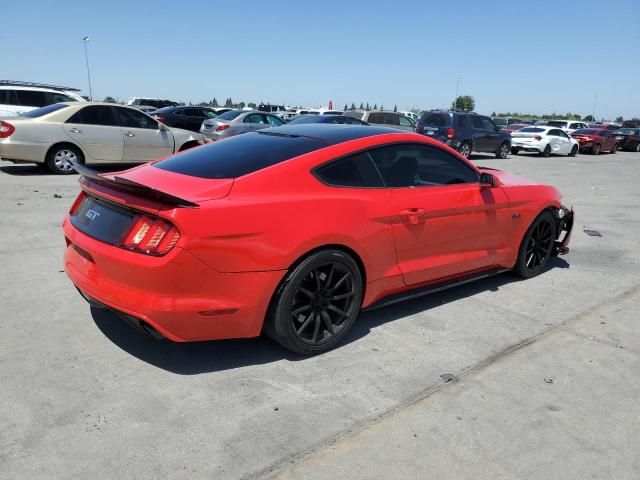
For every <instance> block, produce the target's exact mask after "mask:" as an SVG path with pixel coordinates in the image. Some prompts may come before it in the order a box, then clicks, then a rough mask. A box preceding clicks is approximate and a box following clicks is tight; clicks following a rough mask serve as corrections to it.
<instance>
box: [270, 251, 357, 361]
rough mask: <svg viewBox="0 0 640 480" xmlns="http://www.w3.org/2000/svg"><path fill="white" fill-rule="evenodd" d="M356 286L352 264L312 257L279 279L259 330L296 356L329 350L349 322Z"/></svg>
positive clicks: (326, 255)
mask: <svg viewBox="0 0 640 480" xmlns="http://www.w3.org/2000/svg"><path fill="white" fill-rule="evenodd" d="M362 285H363V281H362V275H361V273H360V270H359V268H358V265H357V264H356V262H355V261H354V259H353V258H352V257H351V256H350V255H348V254H347V253H346V252H343V251H340V250H322V251H319V252H316V253H314V254H312V255H310V256H309V257H307V258H305V259H304V260H302V261H301V262H300V263H299V264H298V265H297V266H295V267H294V268H292V269H291V271H290V272H289V274H288V275H287V276H286V277H285V279H284V281H283V282H282V284H281V285H280V287H279V288H278V290H277V291H276V295H275V296H274V299H273V301H272V304H271V307H270V309H269V314H268V317H267V319H266V321H265V327H264V331H265V333H266V334H267V335H268V336H269V337H271V338H272V339H274V340H275V341H277V342H278V343H280V344H281V345H283V346H284V347H286V348H288V349H289V350H292V351H294V352H297V353H302V354H314V353H321V352H325V351H327V350H330V349H331V348H333V347H334V346H335V345H336V344H338V343H339V342H340V341H341V340H342V339H343V338H344V336H345V335H346V334H347V332H348V331H349V329H350V328H351V326H352V325H353V323H354V322H355V319H356V316H357V315H358V312H359V310H360V304H361V302H362V290H363V287H362Z"/></svg>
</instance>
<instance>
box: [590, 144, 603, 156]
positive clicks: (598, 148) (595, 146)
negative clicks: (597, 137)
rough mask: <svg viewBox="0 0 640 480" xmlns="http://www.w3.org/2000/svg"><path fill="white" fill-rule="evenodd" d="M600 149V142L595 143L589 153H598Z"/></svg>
mask: <svg viewBox="0 0 640 480" xmlns="http://www.w3.org/2000/svg"><path fill="white" fill-rule="evenodd" d="M601 149H602V147H601V146H600V144H598V143H596V144H595V145H594V146H593V147H591V153H592V154H593V155H600V151H601Z"/></svg>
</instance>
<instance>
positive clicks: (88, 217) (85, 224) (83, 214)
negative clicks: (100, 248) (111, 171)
mask: <svg viewBox="0 0 640 480" xmlns="http://www.w3.org/2000/svg"><path fill="white" fill-rule="evenodd" d="M135 217H136V214H135V213H134V212H132V211H130V210H127V209H126V208H121V207H118V206H117V205H113V204H112V203H109V202H106V201H103V200H100V199H97V198H95V197H93V196H90V195H87V196H85V198H84V199H83V200H82V201H81V202H80V205H79V206H78V208H77V210H76V211H75V213H74V214H73V215H71V223H72V225H73V226H74V227H76V228H77V229H78V230H80V231H81V232H82V233H84V234H86V235H88V236H90V237H92V238H95V239H96V240H100V241H101V242H104V243H108V244H111V245H116V244H120V243H121V242H122V241H123V240H124V237H125V236H126V234H127V233H128V232H129V229H130V228H131V225H132V223H133V222H134V219H135Z"/></svg>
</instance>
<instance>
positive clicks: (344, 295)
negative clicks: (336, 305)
mask: <svg viewBox="0 0 640 480" xmlns="http://www.w3.org/2000/svg"><path fill="white" fill-rule="evenodd" d="M355 294H356V292H348V293H341V294H340V295H334V296H333V297H331V301H332V302H337V301H338V300H344V299H345V298H351V297H353V296H354V295H355Z"/></svg>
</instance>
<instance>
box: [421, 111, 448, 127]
mask: <svg viewBox="0 0 640 480" xmlns="http://www.w3.org/2000/svg"><path fill="white" fill-rule="evenodd" d="M420 123H422V124H423V125H424V126H426V127H448V126H449V124H450V123H451V116H449V114H448V113H425V114H424V115H423V116H422V118H421V119H420Z"/></svg>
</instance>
